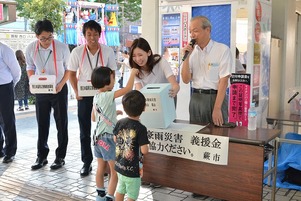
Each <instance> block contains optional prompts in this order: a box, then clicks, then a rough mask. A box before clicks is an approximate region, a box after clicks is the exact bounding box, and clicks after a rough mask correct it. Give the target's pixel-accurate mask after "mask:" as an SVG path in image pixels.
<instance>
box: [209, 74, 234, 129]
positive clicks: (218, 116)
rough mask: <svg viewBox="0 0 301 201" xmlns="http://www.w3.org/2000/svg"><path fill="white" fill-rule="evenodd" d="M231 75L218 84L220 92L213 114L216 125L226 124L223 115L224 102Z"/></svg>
mask: <svg viewBox="0 0 301 201" xmlns="http://www.w3.org/2000/svg"><path fill="white" fill-rule="evenodd" d="M229 77H230V75H228V76H226V77H223V78H221V79H220V80H219V84H218V89H217V90H218V92H217V96H216V100H215V104H214V108H213V113H212V120H213V123H214V124H215V125H218V126H221V125H222V124H223V123H224V120H223V114H222V110H221V109H222V104H223V101H224V98H225V96H226V90H227V87H228V80H229Z"/></svg>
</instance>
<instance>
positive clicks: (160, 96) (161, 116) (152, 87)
mask: <svg viewBox="0 0 301 201" xmlns="http://www.w3.org/2000/svg"><path fill="white" fill-rule="evenodd" d="M170 89H171V85H170V84H169V83H168V84H148V85H146V86H145V87H143V88H142V89H141V90H140V92H141V93H142V94H143V95H144V96H145V99H146V107H145V111H144V112H143V113H142V114H141V117H140V120H141V123H142V124H143V125H145V126H146V127H148V128H167V127H168V126H169V125H170V124H171V123H172V122H173V121H174V120H175V119H176V109H175V102H174V98H172V97H169V95H168V94H169V90H170Z"/></svg>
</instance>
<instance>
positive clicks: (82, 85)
mask: <svg viewBox="0 0 301 201" xmlns="http://www.w3.org/2000/svg"><path fill="white" fill-rule="evenodd" d="M77 90H78V96H82V97H84V96H94V95H95V94H96V92H97V89H96V88H94V87H93V86H92V83H91V82H90V81H78V82H77Z"/></svg>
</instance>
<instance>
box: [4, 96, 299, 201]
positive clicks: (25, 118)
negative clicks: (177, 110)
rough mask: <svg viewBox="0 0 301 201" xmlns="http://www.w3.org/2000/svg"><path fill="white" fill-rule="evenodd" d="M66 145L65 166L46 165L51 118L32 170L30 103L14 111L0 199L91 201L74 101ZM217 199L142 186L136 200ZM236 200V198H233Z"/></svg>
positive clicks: (288, 196) (281, 198) (288, 198)
mask: <svg viewBox="0 0 301 201" xmlns="http://www.w3.org/2000/svg"><path fill="white" fill-rule="evenodd" d="M69 103H70V104H69V144H68V152H67V156H66V158H65V160H66V165H65V166H64V167H63V168H61V169H59V170H56V171H52V170H50V168H49V166H50V164H51V163H52V162H53V160H54V151H55V148H56V145H57V141H56V128H55V124H54V121H53V119H52V122H51V128H50V136H49V147H50V153H49V156H48V161H49V163H50V164H48V165H46V166H45V167H43V168H42V169H40V170H37V171H32V170H31V168H30V167H31V165H32V164H33V163H34V161H35V159H36V139H37V127H36V121H35V113H34V106H30V110H29V111H25V112H16V116H17V122H16V124H17V131H18V151H17V155H16V158H15V160H14V161H13V162H12V163H10V164H3V163H0V200H1V201H7V200H18V201H30V200H33V201H44V200H49V201H50V200H51V201H53V200H75V201H76V200H95V195H96V194H95V178H94V177H95V169H96V162H95V160H94V161H93V170H92V174H91V175H89V176H88V177H84V178H81V177H80V175H79V170H80V168H81V167H82V162H81V160H80V148H79V129H78V123H77V116H76V101H75V100H70V102H69ZM270 192H271V188H270V187H268V186H265V187H264V191H263V200H264V201H268V200H270V197H271V193H270ZM196 200H206V201H209V200H210V201H219V200H218V199H214V198H210V197H199V198H193V197H192V194H191V193H190V192H185V191H182V190H178V189H174V188H168V187H154V186H152V185H144V186H142V187H141V190H140V194H139V199H138V201H196ZM237 200H238V201H240V199H239V198H237ZM276 200H277V201H297V200H298V201H301V192H299V191H295V190H289V189H277V193H276Z"/></svg>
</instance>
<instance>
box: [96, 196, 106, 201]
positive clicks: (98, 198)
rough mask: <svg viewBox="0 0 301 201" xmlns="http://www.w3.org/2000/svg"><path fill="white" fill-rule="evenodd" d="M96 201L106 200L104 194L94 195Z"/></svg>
mask: <svg viewBox="0 0 301 201" xmlns="http://www.w3.org/2000/svg"><path fill="white" fill-rule="evenodd" d="M96 201H106V196H104V197H100V196H99V195H98V196H96Z"/></svg>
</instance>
